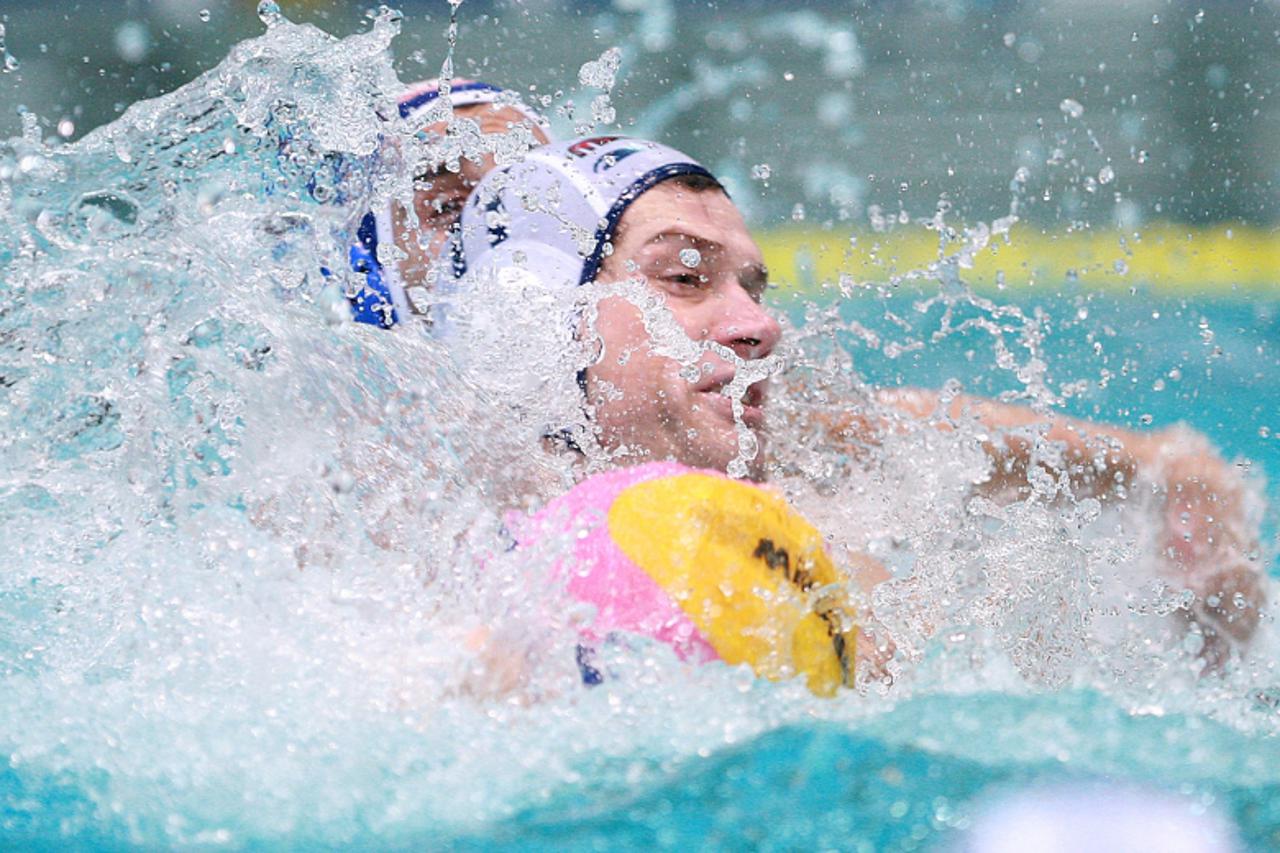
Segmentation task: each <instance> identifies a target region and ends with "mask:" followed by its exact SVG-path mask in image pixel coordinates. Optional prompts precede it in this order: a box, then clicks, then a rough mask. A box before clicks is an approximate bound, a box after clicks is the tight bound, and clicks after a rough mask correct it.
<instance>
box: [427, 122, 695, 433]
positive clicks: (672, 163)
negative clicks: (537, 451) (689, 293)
mask: <svg viewBox="0 0 1280 853" xmlns="http://www.w3.org/2000/svg"><path fill="white" fill-rule="evenodd" d="M691 175H697V176H702V177H705V178H709V179H711V180H714V178H713V177H712V176H711V173H710V172H708V171H707V170H706V169H705V168H703V167H702V166H701V165H700V164H699V163H697V162H696V161H695V160H693V159H692V158H690V157H688V156H686V155H685V154H682V153H680V152H679V151H676V150H675V149H674V148H668V147H667V146H665V145H659V144H658V143H656V142H648V141H646V140H643V139H631V138H626V137H615V136H596V137H590V138H585V139H574V140H570V141H567V142H558V143H554V144H550V145H544V146H542V147H540V148H537V149H534V150H533V151H530V152H529V153H527V154H526V155H525V156H524V158H523V159H522V160H520V161H519V162H518V163H514V164H512V165H510V166H506V167H504V168H500V169H494V170H493V171H492V172H490V173H489V174H488V175H487V176H485V178H484V179H483V180H482V181H480V183H479V184H478V185H477V186H476V188H475V189H474V190H473V191H472V193H471V196H470V198H469V199H468V200H467V204H466V206H465V207H464V208H463V211H462V217H461V220H460V222H459V226H458V228H457V230H456V231H455V232H454V234H453V236H452V237H451V239H450V242H449V243H448V244H446V246H445V248H444V250H443V251H444V253H445V254H444V255H443V256H442V257H441V259H440V261H441V263H440V264H439V266H440V267H441V268H442V278H441V281H440V282H439V283H438V284H437V287H436V293H437V299H438V301H437V302H436V303H435V304H434V305H433V306H432V312H433V313H432V317H433V319H434V325H433V333H434V334H436V335H437V336H439V337H440V338H442V339H444V340H446V341H447V342H448V347H449V353H450V357H451V358H452V359H453V361H454V363H455V364H456V365H457V366H458V368H459V369H460V370H462V371H463V372H464V373H465V374H466V375H467V376H468V381H469V382H471V383H472V384H473V385H475V386H476V387H481V388H484V389H485V390H486V391H487V392H488V393H490V394H492V395H493V397H494V398H495V399H505V400H508V401H513V405H516V406H518V407H519V414H520V415H521V416H522V417H524V419H525V420H526V422H527V425H528V426H529V428H530V429H531V430H532V431H533V433H534V434H540V435H557V436H577V435H578V434H579V433H581V432H582V431H583V430H584V429H585V423H584V420H583V408H582V403H583V396H582V393H583V391H582V385H581V380H582V370H583V369H584V368H585V367H586V366H587V365H588V364H589V363H590V362H591V358H592V354H591V349H592V348H591V345H590V342H588V341H584V340H582V339H581V322H580V321H581V318H582V311H583V310H584V307H585V303H586V302H589V295H588V294H587V293H586V292H584V291H583V289H582V288H580V287H579V285H582V284H585V283H587V282H590V281H592V280H594V279H595V278H596V276H597V274H598V273H599V271H600V267H601V265H602V263H603V262H604V260H605V258H606V257H607V254H606V253H607V252H608V251H609V247H610V245H611V242H610V241H611V240H612V239H613V238H614V235H615V232H616V230H617V227H618V223H619V221H620V220H621V219H622V216H623V214H624V213H625V212H626V211H627V208H628V207H629V206H630V205H631V204H632V203H633V202H634V201H635V200H636V199H637V198H639V197H640V196H641V195H643V194H644V192H645V191H646V190H649V189H651V188H652V187H654V186H656V185H658V184H660V183H662V182H663V181H667V180H670V179H673V178H678V177H680V176H691ZM573 440H574V441H577V440H578V439H577V438H574V439H573Z"/></svg>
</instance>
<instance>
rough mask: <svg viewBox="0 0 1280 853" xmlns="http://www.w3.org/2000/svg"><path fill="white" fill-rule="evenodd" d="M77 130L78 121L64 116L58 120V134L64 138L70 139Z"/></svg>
mask: <svg viewBox="0 0 1280 853" xmlns="http://www.w3.org/2000/svg"><path fill="white" fill-rule="evenodd" d="M75 132H76V123H75V122H74V121H72V120H71V119H69V118H64V119H63V120H62V121H60V122H58V135H59V136H61V137H62V138H63V139H70V138H71V136H72V135H73V134H74V133H75Z"/></svg>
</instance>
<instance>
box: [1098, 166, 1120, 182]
mask: <svg viewBox="0 0 1280 853" xmlns="http://www.w3.org/2000/svg"><path fill="white" fill-rule="evenodd" d="M1115 179H1116V171H1115V169H1112V168H1111V167H1110V166H1103V167H1102V168H1101V169H1099V170H1098V183H1100V184H1109V183H1111V182H1112V181H1114V180H1115Z"/></svg>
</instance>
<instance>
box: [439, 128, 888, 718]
mask: <svg viewBox="0 0 1280 853" xmlns="http://www.w3.org/2000/svg"><path fill="white" fill-rule="evenodd" d="M456 239H457V240H458V241H459V245H458V246H456V247H455V251H454V252H452V253H451V258H450V260H451V262H452V263H453V265H454V271H455V273H456V274H457V280H456V281H455V284H454V290H455V291H456V292H457V294H461V295H462V296H463V297H464V298H458V299H455V300H454V302H455V310H454V311H453V312H452V313H451V312H446V314H445V315H444V317H445V319H444V322H443V323H442V329H441V331H442V334H444V335H445V336H446V337H448V338H449V339H450V346H451V348H452V349H455V350H457V351H460V352H464V353H465V352H467V351H475V352H476V357H477V358H480V357H483V356H484V354H485V353H487V352H491V351H492V350H494V349H501V350H503V353H502V356H503V358H505V359H507V360H508V361H509V362H511V363H512V364H514V365H515V366H516V369H517V370H521V369H523V370H527V371H530V372H535V373H536V372H538V371H539V370H545V369H546V368H547V366H548V365H546V364H530V363H529V361H528V360H526V359H523V358H519V357H516V358H512V355H511V353H510V352H508V351H506V348H505V347H503V346H501V345H498V344H497V342H496V340H495V339H494V338H493V337H492V335H491V334H490V332H491V331H492V329H491V327H492V326H493V325H496V324H500V325H503V326H504V327H505V326H506V324H507V323H509V322H512V321H510V320H509V319H508V318H509V317H510V316H511V315H512V314H513V313H519V312H528V311H534V312H536V311H538V308H537V307H536V306H537V305H538V304H539V302H543V304H544V305H551V306H554V305H558V306H559V307H560V311H559V316H558V317H557V316H556V312H555V311H554V310H548V311H547V312H546V313H544V314H542V315H541V316H539V317H538V318H537V322H538V323H540V324H542V325H543V326H548V327H551V330H552V332H553V333H554V332H556V331H557V330H558V332H559V333H560V334H565V335H570V334H576V335H578V336H580V337H586V338H588V339H589V340H590V341H591V342H592V343H594V345H595V346H597V347H598V348H599V352H598V357H597V358H595V359H594V363H592V364H590V365H589V366H588V367H586V368H585V370H584V372H583V374H582V375H581V377H580V387H581V391H578V393H579V394H581V393H582V391H585V404H586V409H587V412H588V417H589V422H590V425H589V428H588V430H587V434H586V436H585V437H586V438H587V439H589V440H590V441H592V442H594V443H596V444H598V445H599V447H600V448H601V449H602V450H603V451H604V452H605V453H606V454H607V457H608V459H609V460H610V463H611V464H614V465H619V464H620V465H623V466H625V467H623V468H622V469H621V470H614V471H611V472H606V473H602V474H597V475H596V476H594V477H590V478H588V479H586V480H584V481H583V482H580V483H579V484H578V485H577V486H576V487H575V488H574V489H572V490H571V491H570V492H569V493H568V494H566V495H564V496H562V497H560V498H558V499H556V500H554V501H552V502H551V503H550V504H549V505H548V506H547V507H546V508H545V509H544V510H543V511H542V512H540V513H539V514H537V515H536V516H535V517H534V518H533V519H532V520H531V521H529V522H528V523H527V524H513V528H515V530H514V532H515V533H516V538H517V540H518V541H519V542H521V544H522V545H523V546H524V547H526V548H534V547H538V546H539V545H541V544H544V543H548V542H551V543H559V544H560V545H561V546H563V547H564V549H565V550H567V551H568V552H569V554H568V559H567V561H565V563H564V565H563V567H562V568H563V574H564V576H565V578H566V581H567V586H568V590H569V592H570V594H571V595H573V596H574V597H576V598H578V599H579V600H581V601H584V602H587V603H590V604H592V605H594V606H595V618H594V619H593V620H592V621H591V623H590V625H589V626H588V627H587V630H586V633H587V634H588V637H589V638H595V639H599V638H600V637H602V636H605V635H607V634H609V633H610V632H613V631H628V632H632V633H640V634H645V635H648V636H651V637H654V638H657V639H659V640H661V641H663V642H665V643H668V644H670V645H672V646H673V647H674V648H675V649H676V650H677V651H678V652H679V653H680V654H681V655H683V656H685V657H686V658H689V659H694V660H705V659H715V658H720V659H723V660H725V661H728V662H730V663H746V664H749V665H750V666H751V667H752V668H753V669H754V671H755V672H756V673H757V674H759V675H761V676H764V677H768V678H785V677H790V676H797V675H798V676H803V677H804V678H805V679H806V682H807V683H808V685H809V687H810V688H811V689H813V690H814V691H815V692H818V693H821V694H829V693H831V692H833V691H834V690H835V689H836V688H837V687H839V686H840V685H849V684H852V682H853V677H854V672H855V669H856V666H855V660H857V659H858V658H859V657H864V658H865V657H866V656H867V655H869V654H871V653H872V651H873V648H874V647H873V644H872V643H870V642H868V641H866V640H865V639H864V640H863V641H862V642H856V641H855V637H856V636H857V634H858V632H857V630H856V628H855V616H856V611H857V609H856V607H855V606H854V604H853V602H852V592H853V587H854V584H855V581H854V579H853V578H851V576H850V575H849V574H848V573H846V572H845V571H843V570H841V569H840V568H838V567H836V566H835V565H834V564H833V563H832V561H831V559H830V558H829V556H828V555H827V553H826V551H825V549H824V547H823V541H822V537H821V535H820V534H819V533H818V532H817V531H816V530H815V529H814V528H813V527H812V526H811V525H809V524H808V523H807V522H805V521H804V519H802V518H801V517H800V516H799V515H797V514H796V513H795V512H794V511H793V510H791V509H790V508H789V507H788V506H787V504H786V502H785V501H784V500H783V499H782V498H781V497H779V496H778V495H776V494H774V493H772V492H770V491H768V490H766V489H763V488H761V487H759V486H756V485H750V484H748V483H743V482H740V481H735V480H733V479H730V478H728V477H726V476H725V474H724V471H725V470H726V469H727V468H729V466H730V465H731V463H732V462H733V461H734V460H735V459H740V458H741V457H743V456H745V457H746V459H745V462H746V471H745V473H746V474H747V475H748V476H749V477H753V478H759V477H761V476H763V469H762V468H761V467H759V465H758V461H759V460H760V459H761V458H762V457H763V455H762V454H761V453H759V452H755V453H750V454H744V453H743V452H742V448H743V446H744V445H750V446H751V447H753V448H755V449H756V450H757V451H758V450H759V449H760V448H761V447H762V446H763V443H764V433H763V426H764V423H763V410H764V406H765V405H766V403H767V399H768V394H767V381H768V380H767V374H768V371H767V370H765V371H764V372H762V373H760V375H759V378H758V379H756V380H755V381H751V382H749V383H748V382H745V381H744V380H743V379H742V378H740V377H738V373H739V372H740V371H744V372H746V373H751V372H752V371H753V370H755V369H757V368H759V366H760V365H762V364H766V365H767V364H769V361H768V359H769V356H770V354H771V352H772V350H773V347H774V346H775V344H776V343H777V342H778V339H779V336H780V334H781V329H780V327H779V325H778V322H777V321H776V320H775V319H774V318H773V317H772V316H771V315H770V314H769V313H768V312H767V311H766V310H765V309H764V307H763V306H762V305H761V297H762V296H763V293H764V289H765V285H766V280H767V279H766V271H765V268H764V264H763V260H762V258H761V256H760V252H759V249H758V248H757V246H756V244H755V243H754V241H752V240H751V238H750V236H749V235H748V233H747V231H746V225H745V223H744V222H743V220H742V217H741V215H740V214H739V213H738V211H737V209H736V208H735V207H734V205H733V203H732V202H731V201H730V200H729V197H728V195H727V194H726V193H725V192H724V190H723V188H722V187H721V186H720V184H719V183H718V182H717V181H716V180H715V178H714V177H712V176H711V174H710V173H709V172H708V171H707V170H706V169H704V168H703V167H702V166H701V165H699V164H698V163H696V162H695V161H693V160H692V159H690V158H688V157H687V156H686V155H683V154H681V153H680V152H678V151H675V150H673V149H671V148H667V147H666V146H662V145H659V144H656V143H652V142H647V141H644V140H638V139H626V138H613V137H597V138H590V139H580V140H575V141H572V142H569V143H561V144H553V145H549V146H544V147H542V148H540V149H538V150H536V151H533V152H530V153H529V154H528V155H527V156H526V157H525V158H524V159H523V160H522V161H521V162H520V163H517V164H515V165H513V166H510V167H507V168H505V169H500V170H496V171H494V172H493V173H491V174H490V175H489V176H488V177H487V178H485V180H484V181H482V182H481V184H480V185H479V186H478V187H477V189H476V191H475V193H473V195H472V197H471V199H470V200H469V201H468V204H467V207H466V209H465V210H464V212H463V215H462V219H461V221H460V227H459V232H458V235H457V238H456ZM513 272H515V273H517V276H516V281H515V283H514V284H513V285H512V289H511V290H509V291H508V292H507V296H509V297H510V298H514V299H518V300H520V301H521V304H519V305H513V304H511V302H510V299H507V300H495V299H491V298H490V297H491V295H492V294H489V293H484V292H483V288H485V287H487V286H490V285H491V280H493V279H501V278H504V277H508V278H509V277H510V276H511V274H512V273H513ZM626 279H633V281H632V284H633V285H636V286H638V287H639V291H636V290H635V289H634V288H633V289H632V290H631V292H627V288H626V287H624V288H623V289H622V291H619V292H617V293H611V292H610V291H609V284H607V283H608V282H621V281H625V280H626ZM538 289H542V290H545V291H553V292H558V293H560V294H562V295H564V296H566V297H573V296H575V295H579V296H582V297H585V303H584V301H583V300H582V299H579V300H577V303H576V308H577V309H578V310H580V311H583V312H584V315H590V319H586V317H585V316H578V315H576V314H575V313H574V306H575V301H574V300H573V299H572V298H566V299H562V300H559V301H557V300H555V299H551V300H549V301H544V300H542V299H541V298H540V297H539V296H538V295H537V294H536V293H535V291H536V290H538ZM655 297H656V299H655ZM443 299H444V304H445V305H446V306H448V305H449V302H450V295H449V294H448V293H445V294H443ZM467 301H471V302H478V303H481V307H480V309H479V313H480V315H481V316H482V317H484V318H485V319H484V320H477V319H476V313H477V312H475V311H473V312H472V313H471V314H466V313H465V311H466V309H465V307H463V303H465V302H467ZM504 302H505V304H504ZM486 310H488V311H490V312H491V313H489V314H485V311H486ZM655 312H656V313H655ZM460 313H461V314H462V315H463V316H461V317H460V316H459V314H460ZM553 318H554V319H553ZM673 323H674V325H673ZM658 327H665V330H660V331H657V332H656V335H655V332H654V330H655V329H656V328H658ZM672 332H674V333H675V336H676V337H678V338H680V339H681V340H676V341H669V344H670V345H671V347H672V348H673V349H674V350H676V351H679V350H681V343H682V342H683V343H684V344H690V343H692V344H693V347H692V349H688V348H685V352H684V353H683V358H681V357H673V355H672V352H670V351H669V350H668V349H667V348H664V347H662V346H655V345H654V337H655V336H656V337H659V338H661V337H664V336H666V337H668V338H669V337H670V333H672ZM529 334H536V330H534V329H529ZM473 336H474V337H477V338H479V340H480V344H479V346H476V343H475V341H472V340H468V339H469V338H470V337H473ZM518 337H519V338H521V339H522V341H523V339H524V338H526V337H527V335H525V334H521V335H518ZM553 339H554V335H553V336H552V337H549V338H547V340H548V342H549V343H551V342H553ZM520 343H521V342H515V344H514V345H519V344H520ZM525 343H527V342H525ZM547 352H548V353H550V349H548V350H547ZM730 389H732V390H730ZM575 391H577V386H576V385H575ZM726 392H729V393H726ZM581 402H583V401H581V400H580V404H581ZM744 436H745V438H744ZM863 568H868V569H870V568H872V567H871V565H870V564H868V566H866V567H863ZM583 666H584V673H586V674H587V675H588V677H590V673H591V672H592V671H593V670H591V669H590V666H589V664H588V663H585V662H584V664H583Z"/></svg>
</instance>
